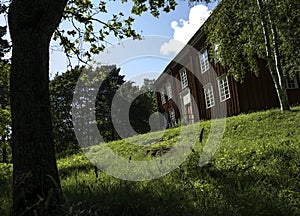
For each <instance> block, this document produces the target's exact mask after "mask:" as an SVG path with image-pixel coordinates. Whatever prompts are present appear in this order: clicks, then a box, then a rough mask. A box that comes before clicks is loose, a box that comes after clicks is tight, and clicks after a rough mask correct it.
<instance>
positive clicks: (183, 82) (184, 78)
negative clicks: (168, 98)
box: [179, 68, 188, 89]
mask: <svg viewBox="0 0 300 216" xmlns="http://www.w3.org/2000/svg"><path fill="white" fill-rule="evenodd" d="M179 74H180V80H181V87H182V89H184V88H185V87H187V86H188V79H187V75H186V69H185V68H182V69H181V70H180V71H179Z"/></svg>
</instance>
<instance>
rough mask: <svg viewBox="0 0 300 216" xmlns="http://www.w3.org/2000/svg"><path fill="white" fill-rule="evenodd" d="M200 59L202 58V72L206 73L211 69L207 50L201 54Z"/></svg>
mask: <svg viewBox="0 0 300 216" xmlns="http://www.w3.org/2000/svg"><path fill="white" fill-rule="evenodd" d="M199 58H200V67H201V72H202V73H204V72H205V71H207V70H208V69H209V62H208V54H207V50H206V49H205V50H204V51H203V52H201V53H200V56H199Z"/></svg>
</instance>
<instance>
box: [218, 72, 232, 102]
mask: <svg viewBox="0 0 300 216" xmlns="http://www.w3.org/2000/svg"><path fill="white" fill-rule="evenodd" d="M218 84H219V93H220V100H221V101H225V100H227V99H229V98H230V91H229V86H228V80H227V76H222V77H219V78H218Z"/></svg>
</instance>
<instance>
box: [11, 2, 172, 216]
mask: <svg viewBox="0 0 300 216" xmlns="http://www.w3.org/2000/svg"><path fill="white" fill-rule="evenodd" d="M122 2H123V3H124V2H127V0H125V1H122ZM132 2H133V6H132V13H133V14H137V15H141V14H142V13H143V12H145V11H147V10H150V12H151V14H153V15H154V16H158V15H159V13H160V12H161V11H162V10H163V11H165V12H168V11H170V10H173V9H174V8H175V6H176V1H175V0H151V1H150V0H149V1H145V0H138V1H136V0H135V1H132ZM98 3H99V4H93V2H92V1H91V0H23V1H20V0H12V1H10V2H9V10H8V22H9V29H10V36H11V39H12V48H13V50H12V67H11V76H10V80H11V82H10V83H11V85H10V90H11V112H12V138H13V142H12V143H13V144H12V153H13V164H14V170H13V187H14V190H13V215H21V214H22V215H57V214H59V206H60V205H59V203H60V201H61V187H60V181H59V177H58V171H57V165H56V161H55V154H54V148H53V138H52V132H51V131H52V130H51V129H52V126H51V113H50V100H49V89H48V85H49V43H50V40H51V38H52V36H53V35H54V32H55V36H54V39H60V40H61V44H62V45H63V46H64V48H65V51H66V53H67V55H70V53H72V52H73V53H74V54H75V55H77V56H78V57H79V58H81V56H80V49H79V48H76V44H78V43H79V41H80V40H79V39H78V36H79V37H80V35H83V41H88V42H90V43H91V46H90V50H89V51H87V52H85V56H87V57H90V56H91V53H97V52H100V51H101V50H103V43H99V41H104V40H105V37H106V36H107V35H109V34H110V33H113V34H114V35H115V36H117V37H118V38H124V37H131V36H132V37H135V38H136V37H138V35H137V34H136V32H135V31H134V30H132V29H131V26H132V22H133V21H134V19H133V18H132V17H129V18H128V19H122V17H123V13H121V12H120V13H119V14H117V15H114V16H113V17H112V19H111V20H109V21H101V20H100V19H99V18H98V17H96V15H97V14H99V13H106V12H107V11H106V7H105V5H106V1H98ZM63 19H64V20H68V21H71V23H73V24H74V30H72V31H64V30H60V29H59V28H58V26H59V24H60V23H61V21H62V20H63ZM120 20H121V21H120ZM76 23H81V24H82V26H83V28H84V32H82V31H81V30H80V29H81V28H78V27H76ZM95 23H98V24H102V28H101V29H100V30H99V31H98V33H95V31H94V24H95ZM68 36H69V37H68ZM74 37H77V38H76V39H74ZM72 38H73V39H74V40H73V41H72ZM80 39H82V38H80Z"/></svg>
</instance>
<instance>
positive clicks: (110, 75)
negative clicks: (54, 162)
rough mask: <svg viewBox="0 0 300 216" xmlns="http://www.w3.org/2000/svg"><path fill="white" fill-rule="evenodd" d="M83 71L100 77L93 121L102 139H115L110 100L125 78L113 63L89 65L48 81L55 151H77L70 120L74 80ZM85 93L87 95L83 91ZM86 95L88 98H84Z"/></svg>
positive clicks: (77, 146)
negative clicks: (109, 64) (89, 66)
mask: <svg viewBox="0 0 300 216" xmlns="http://www.w3.org/2000/svg"><path fill="white" fill-rule="evenodd" d="M83 71H85V74H86V75H88V76H91V77H101V78H102V80H99V81H101V82H102V84H101V87H100V88H99V90H98V94H97V98H96V104H95V106H96V120H97V124H98V128H99V131H100V133H101V135H102V136H103V139H104V141H112V140H116V139H118V138H119V137H117V133H116V132H115V131H114V127H113V124H112V120H111V103H112V99H113V97H114V94H115V92H116V91H117V89H118V88H119V87H120V85H122V84H123V83H124V82H125V80H124V76H123V75H120V74H119V73H120V68H118V69H117V68H116V66H113V65H112V66H99V67H97V68H95V69H92V68H84V67H80V68H75V69H72V70H69V71H67V72H65V73H63V74H61V75H57V76H55V77H54V79H53V80H51V81H50V101H51V116H52V125H53V138H54V146H55V150H56V151H57V152H62V151H66V150H78V149H79V147H80V146H79V145H78V142H77V140H76V136H75V133H74V126H73V122H72V115H71V109H72V101H73V93H74V91H75V87H76V84H77V81H78V79H79V77H80V75H81V74H82V72H83ZM86 94H89V93H88V92H86ZM87 98H88V97H87Z"/></svg>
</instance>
